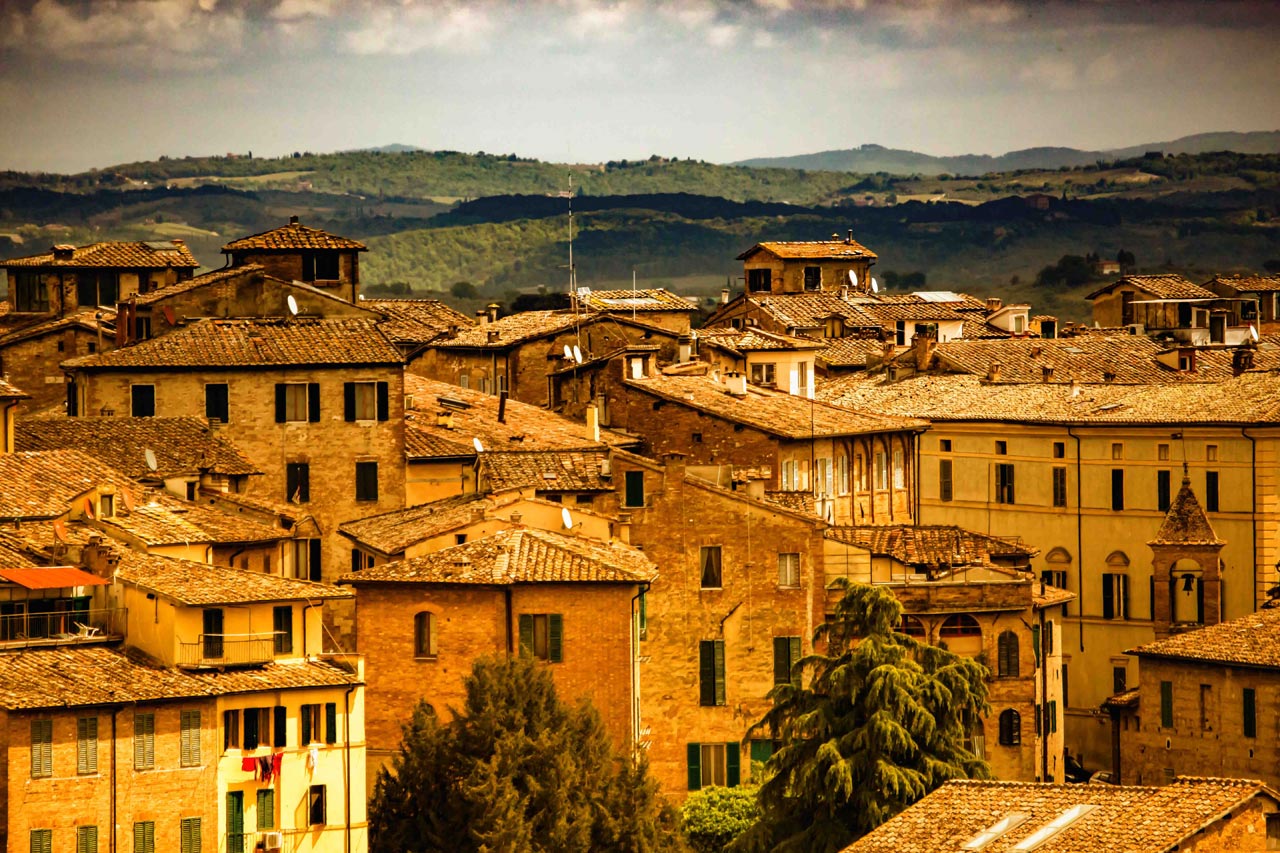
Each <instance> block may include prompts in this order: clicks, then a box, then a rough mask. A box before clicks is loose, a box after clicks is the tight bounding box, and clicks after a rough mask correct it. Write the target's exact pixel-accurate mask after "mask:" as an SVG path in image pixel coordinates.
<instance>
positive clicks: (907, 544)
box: [825, 524, 1040, 568]
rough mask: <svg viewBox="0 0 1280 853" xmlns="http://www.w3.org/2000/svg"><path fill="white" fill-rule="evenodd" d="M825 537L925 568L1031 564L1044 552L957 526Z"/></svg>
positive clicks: (833, 531) (847, 530) (841, 531)
mask: <svg viewBox="0 0 1280 853" xmlns="http://www.w3.org/2000/svg"><path fill="white" fill-rule="evenodd" d="M825 536H826V537H827V538H828V539H833V540H835V541H837V542H844V543H846V544H849V545H856V546H858V547H860V548H866V549H867V550H869V551H871V552H872V553H873V554H877V555H884V556H887V557H892V558H894V559H895V560H897V561H899V562H901V563H905V564H906V565H909V566H918V567H922V568H937V567H939V566H943V565H947V566H963V565H975V564H977V565H985V564H990V563H992V562H993V561H994V560H996V559H1002V560H1010V559H1013V560H1022V561H1029V560H1030V559H1031V558H1032V557H1034V556H1035V555H1036V554H1038V553H1040V552H1039V550H1038V549H1036V548H1031V547H1028V546H1025V545H1022V544H1021V543H1018V542H1014V541H1011V540H1008V539H1002V538H1001V537H999V536H992V535H990V534H987V533H980V532H978V531H976V530H965V529H964V528H963V527H956V526H954V525H941V524H939V525H918V526H917V525H909V524H897V525H862V526H858V527H832V528H829V529H828V530H827V532H826V533H825ZM957 557H959V561H958V562H957V559H956V558H957Z"/></svg>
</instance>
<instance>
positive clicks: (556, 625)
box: [547, 613, 564, 663]
mask: <svg viewBox="0 0 1280 853" xmlns="http://www.w3.org/2000/svg"><path fill="white" fill-rule="evenodd" d="M547 659H548V660H550V661H551V662H552V663H560V662H561V661H563V660H564V623H563V621H562V619H561V616H560V614H559V613H550V614H548V615H547Z"/></svg>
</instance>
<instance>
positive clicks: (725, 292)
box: [720, 287, 729, 305]
mask: <svg viewBox="0 0 1280 853" xmlns="http://www.w3.org/2000/svg"><path fill="white" fill-rule="evenodd" d="M720 304H721V305H728V304H729V288H727V287H726V288H723V289H722V290H721V291H720Z"/></svg>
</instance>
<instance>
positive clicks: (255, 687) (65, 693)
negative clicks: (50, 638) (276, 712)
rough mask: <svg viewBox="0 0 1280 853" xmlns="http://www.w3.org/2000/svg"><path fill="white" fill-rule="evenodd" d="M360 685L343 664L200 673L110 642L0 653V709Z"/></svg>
mask: <svg viewBox="0 0 1280 853" xmlns="http://www.w3.org/2000/svg"><path fill="white" fill-rule="evenodd" d="M359 683H360V681H359V679H358V678H357V677H356V676H355V675H353V674H352V673H350V672H348V671H347V670H346V669H343V668H341V667H338V666H335V665H334V664H332V663H328V662H326V661H323V660H308V661H298V662H288V663H271V664H267V665H265V666H262V667H259V668H253V669H240V670H229V671H227V672H222V673H219V672H198V673H197V672H186V671H183V670H179V669H170V668H166V667H162V666H159V665H157V664H156V663H155V662H154V661H151V660H150V659H148V658H146V657H145V656H144V655H142V654H141V653H139V652H134V651H119V650H117V649H114V648H109V647H107V646H60V647H53V648H41V649H29V650H26V651H22V652H14V653H10V654H4V655H0V707H2V708H5V709H6V710H11V711H31V710H39V709H46V708H49V709H55V708H75V707H82V706H92V705H98V706H102V705H107V706H109V705H120V704H133V703H141V702H159V701H166V700H172V699H184V698H198V697H213V696H224V695H228V694H235V693H251V692H257V691H269V690H282V689H287V688H291V687H330V686H343V685H350V684H359Z"/></svg>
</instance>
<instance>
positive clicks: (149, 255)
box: [0, 240, 200, 269]
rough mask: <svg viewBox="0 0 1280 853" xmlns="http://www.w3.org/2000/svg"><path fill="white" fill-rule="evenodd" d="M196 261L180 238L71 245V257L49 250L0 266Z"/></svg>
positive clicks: (182, 264) (145, 265)
mask: <svg viewBox="0 0 1280 853" xmlns="http://www.w3.org/2000/svg"><path fill="white" fill-rule="evenodd" d="M198 266H200V262H199V261H197V260H196V259H195V256H194V255H192V254H191V250H190V249H188V248H187V247H186V244H185V243H183V242H182V241H181V240H175V241H172V242H170V241H153V242H109V243H90V244H89V245H87V246H78V247H76V248H74V249H73V251H72V253H71V257H70V258H69V259H66V260H55V259H54V254H53V252H46V253H45V254H43V255H30V256H28V257H25V258H10V259H9V260H7V261H0V267H64V268H67V269H80V268H85V267H118V268H122V269H167V268H169V267H175V268H178V269H188V268H189V269H195V268H196V267H198Z"/></svg>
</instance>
